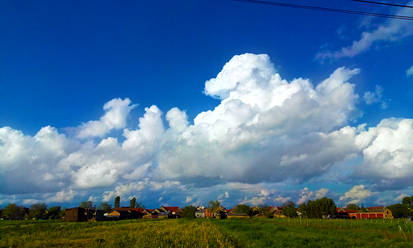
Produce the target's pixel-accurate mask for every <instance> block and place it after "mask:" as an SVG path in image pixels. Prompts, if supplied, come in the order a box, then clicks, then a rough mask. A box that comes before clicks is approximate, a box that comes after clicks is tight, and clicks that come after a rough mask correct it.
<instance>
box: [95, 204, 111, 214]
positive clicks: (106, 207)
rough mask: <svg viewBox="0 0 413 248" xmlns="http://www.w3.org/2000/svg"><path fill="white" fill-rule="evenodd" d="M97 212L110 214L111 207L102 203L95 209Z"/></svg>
mask: <svg viewBox="0 0 413 248" xmlns="http://www.w3.org/2000/svg"><path fill="white" fill-rule="evenodd" d="M97 209H98V210H103V211H105V212H110V211H112V206H111V205H110V204H108V203H107V202H102V203H100V205H99V206H98V207H97Z"/></svg>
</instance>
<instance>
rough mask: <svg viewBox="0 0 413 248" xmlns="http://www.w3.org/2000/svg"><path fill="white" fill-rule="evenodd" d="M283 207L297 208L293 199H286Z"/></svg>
mask: <svg viewBox="0 0 413 248" xmlns="http://www.w3.org/2000/svg"><path fill="white" fill-rule="evenodd" d="M282 207H283V208H284V207H294V208H295V203H294V202H292V201H286V202H284V204H283V205H282Z"/></svg>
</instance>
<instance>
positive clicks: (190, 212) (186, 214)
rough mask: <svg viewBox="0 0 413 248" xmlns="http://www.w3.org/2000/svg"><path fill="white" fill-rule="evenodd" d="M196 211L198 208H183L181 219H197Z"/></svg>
mask: <svg viewBox="0 0 413 248" xmlns="http://www.w3.org/2000/svg"><path fill="white" fill-rule="evenodd" d="M195 211H196V207H194V206H186V207H184V208H182V210H181V217H182V218H188V219H193V218H195Z"/></svg>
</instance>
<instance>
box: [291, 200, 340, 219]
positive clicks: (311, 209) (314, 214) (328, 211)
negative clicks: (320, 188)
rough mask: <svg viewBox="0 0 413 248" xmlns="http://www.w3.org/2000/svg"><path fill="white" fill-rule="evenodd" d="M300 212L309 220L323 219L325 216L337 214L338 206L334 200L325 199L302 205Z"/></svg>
mask: <svg viewBox="0 0 413 248" xmlns="http://www.w3.org/2000/svg"><path fill="white" fill-rule="evenodd" d="M299 211H300V212H301V213H302V214H303V215H304V216H305V217H307V218H322V217H323V216H327V215H333V214H335V213H336V204H335V203H334V201H333V199H330V198H327V197H324V198H321V199H318V200H315V201H311V200H310V201H308V202H307V203H303V204H301V205H300V207H299Z"/></svg>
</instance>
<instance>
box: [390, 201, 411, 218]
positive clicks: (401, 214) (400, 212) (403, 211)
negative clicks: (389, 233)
mask: <svg viewBox="0 0 413 248" xmlns="http://www.w3.org/2000/svg"><path fill="white" fill-rule="evenodd" d="M387 208H388V209H390V211H391V212H392V215H393V217H394V218H405V217H408V216H412V214H413V213H412V210H410V209H409V207H408V206H407V205H405V204H393V205H390V206H388V207H387Z"/></svg>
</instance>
